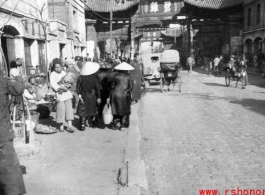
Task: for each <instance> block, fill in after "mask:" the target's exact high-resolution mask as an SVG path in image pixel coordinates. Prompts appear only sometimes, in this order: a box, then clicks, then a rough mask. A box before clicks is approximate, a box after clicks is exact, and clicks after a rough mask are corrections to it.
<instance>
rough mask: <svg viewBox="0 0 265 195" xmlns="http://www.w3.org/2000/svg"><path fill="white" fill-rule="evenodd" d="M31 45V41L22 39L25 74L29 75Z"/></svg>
mask: <svg viewBox="0 0 265 195" xmlns="http://www.w3.org/2000/svg"><path fill="white" fill-rule="evenodd" d="M32 43H33V40H31V39H24V51H25V65H26V73H27V75H29V70H30V67H31V66H32V63H31V52H30V47H31V45H32Z"/></svg>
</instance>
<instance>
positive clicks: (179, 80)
mask: <svg viewBox="0 0 265 195" xmlns="http://www.w3.org/2000/svg"><path fill="white" fill-rule="evenodd" d="M179 92H181V77H179Z"/></svg>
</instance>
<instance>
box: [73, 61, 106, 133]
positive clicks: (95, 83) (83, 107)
mask: <svg viewBox="0 0 265 195" xmlns="http://www.w3.org/2000/svg"><path fill="white" fill-rule="evenodd" d="M98 70H99V64H98V63H94V62H86V64H84V66H83V67H82V69H81V71H80V76H79V77H78V79H77V85H76V92H77V94H78V95H79V103H78V107H77V115H78V116H79V117H80V130H81V131H84V130H85V123H86V118H87V117H88V118H89V122H90V126H91V127H92V128H95V127H97V126H98V123H97V114H98V113H97V112H98V104H100V103H101V97H100V83H99V80H98V77H97V75H96V72H97V71H98Z"/></svg>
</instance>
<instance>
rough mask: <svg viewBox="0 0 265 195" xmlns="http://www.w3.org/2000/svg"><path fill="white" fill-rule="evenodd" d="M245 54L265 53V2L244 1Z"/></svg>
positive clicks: (255, 0) (260, 0)
mask: <svg viewBox="0 0 265 195" xmlns="http://www.w3.org/2000/svg"><path fill="white" fill-rule="evenodd" d="M243 7H244V31H243V42H244V53H249V54H250V55H253V54H254V53H256V52H258V51H259V50H261V51H262V52H263V53H264V52H265V44H264V39H265V1H264V0H254V1H253V0H244V5H243Z"/></svg>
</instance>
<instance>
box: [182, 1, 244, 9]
mask: <svg viewBox="0 0 265 195" xmlns="http://www.w3.org/2000/svg"><path fill="white" fill-rule="evenodd" d="M243 1H244V0H184V2H185V3H188V4H191V5H194V6H197V7H201V8H207V9H223V8H229V7H234V6H238V5H241V4H243Z"/></svg>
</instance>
